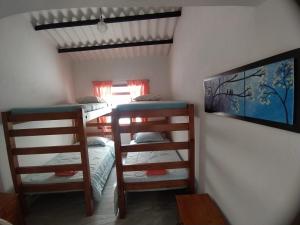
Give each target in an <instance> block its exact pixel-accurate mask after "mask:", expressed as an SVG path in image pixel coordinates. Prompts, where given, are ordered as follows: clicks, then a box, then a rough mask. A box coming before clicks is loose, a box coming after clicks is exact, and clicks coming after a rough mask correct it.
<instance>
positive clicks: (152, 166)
mask: <svg viewBox="0 0 300 225" xmlns="http://www.w3.org/2000/svg"><path fill="white" fill-rule="evenodd" d="M188 167H189V162H188V161H179V162H163V163H143V164H134V165H123V171H124V172H126V171H127V172H128V171H142V170H161V169H178V168H188Z"/></svg>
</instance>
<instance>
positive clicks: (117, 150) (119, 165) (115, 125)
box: [112, 109, 126, 218]
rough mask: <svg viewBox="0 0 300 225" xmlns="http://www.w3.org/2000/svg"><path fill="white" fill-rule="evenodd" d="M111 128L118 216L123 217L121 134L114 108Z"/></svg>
mask: <svg viewBox="0 0 300 225" xmlns="http://www.w3.org/2000/svg"><path fill="white" fill-rule="evenodd" d="M112 128H113V139H114V142H115V156H116V170H117V184H118V185H117V188H118V208H119V218H124V217H125V214H126V205H125V204H126V202H125V192H124V180H123V167H122V152H121V136H120V133H119V114H118V111H117V110H116V109H114V110H113V111H112Z"/></svg>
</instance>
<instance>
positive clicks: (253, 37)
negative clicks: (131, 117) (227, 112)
mask: <svg viewBox="0 0 300 225" xmlns="http://www.w3.org/2000/svg"><path fill="white" fill-rule="evenodd" d="M299 15H300V14H299V8H298V7H297V6H296V4H295V3H294V1H292V0H268V1H266V2H265V3H263V4H262V5H260V6H258V7H253V8H252V7H186V8H184V10H183V16H182V18H181V19H180V21H179V23H178V25H177V29H176V32H175V38H174V40H175V44H174V46H173V49H172V54H171V69H170V70H171V89H172V92H173V97H174V98H176V99H183V100H188V101H190V102H193V103H196V104H197V110H198V114H197V117H196V120H195V122H196V140H197V142H196V148H197V155H196V157H197V159H198V160H199V163H198V166H197V168H198V171H197V178H198V181H200V184H201V187H200V190H201V191H205V192H209V193H210V194H211V195H212V196H213V197H214V198H215V200H216V201H217V202H218V203H219V205H220V207H221V208H222V210H223V212H224V213H225V215H226V216H227V217H228V219H229V221H230V223H231V224H233V225H250V224H251V225H252V224H255V225H270V224H272V225H279V224H280V225H281V224H289V223H288V221H289V220H290V219H291V218H292V217H293V216H294V214H295V210H296V209H297V208H298V207H297V206H298V203H299V197H300V173H299V171H300V164H299V162H298V161H299V160H298V159H299V157H300V149H299V145H300V139H299V134H296V133H292V132H288V131H284V130H280V129H275V128H271V127H266V126H262V125H257V124H254V123H248V122H244V121H240V120H235V119H231V118H227V117H221V116H216V115H214V114H206V113H204V90H203V79H204V78H207V77H209V76H211V75H214V74H217V73H220V72H224V71H227V70H229V69H233V68H236V67H239V66H242V65H245V64H247V63H250V62H254V61H257V60H259V59H262V58H265V57H269V56H272V55H275V54H277V53H280V52H283V51H288V50H291V49H294V48H298V47H299V46H300V16H299Z"/></svg>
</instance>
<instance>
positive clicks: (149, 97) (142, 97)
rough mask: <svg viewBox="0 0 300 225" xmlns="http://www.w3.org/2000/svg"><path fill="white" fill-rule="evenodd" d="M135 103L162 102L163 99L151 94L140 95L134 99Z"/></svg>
mask: <svg viewBox="0 0 300 225" xmlns="http://www.w3.org/2000/svg"><path fill="white" fill-rule="evenodd" d="M133 100H134V101H137V102H139V101H160V100H161V97H160V96H159V95H152V94H149V95H140V96H138V97H136V98H134V99H133Z"/></svg>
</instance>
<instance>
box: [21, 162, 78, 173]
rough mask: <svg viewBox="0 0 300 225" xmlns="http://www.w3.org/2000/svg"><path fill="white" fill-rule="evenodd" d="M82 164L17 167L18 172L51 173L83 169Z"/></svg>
mask: <svg viewBox="0 0 300 225" xmlns="http://www.w3.org/2000/svg"><path fill="white" fill-rule="evenodd" d="M82 169H83V166H82V164H67V165H66V164H64V165H47V166H26V167H16V173H17V174H31V173H51V172H64V171H70V170H73V171H79V170H82Z"/></svg>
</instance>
